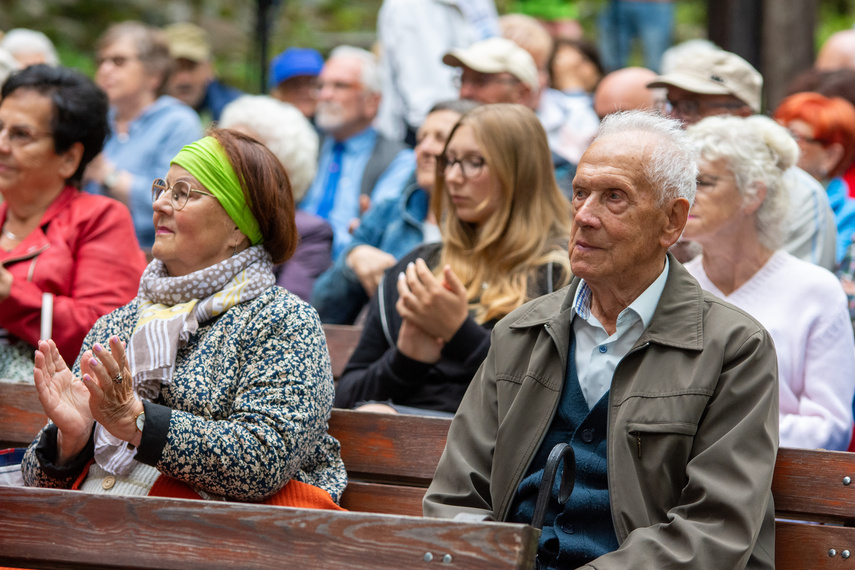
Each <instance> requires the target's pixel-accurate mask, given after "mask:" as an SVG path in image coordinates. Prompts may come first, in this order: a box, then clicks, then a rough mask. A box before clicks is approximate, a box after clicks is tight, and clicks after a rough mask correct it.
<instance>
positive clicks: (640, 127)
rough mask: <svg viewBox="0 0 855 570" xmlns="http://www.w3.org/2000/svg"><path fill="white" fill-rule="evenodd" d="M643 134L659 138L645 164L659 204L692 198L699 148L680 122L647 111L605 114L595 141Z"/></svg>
mask: <svg viewBox="0 0 855 570" xmlns="http://www.w3.org/2000/svg"><path fill="white" fill-rule="evenodd" d="M631 133H643V134H647V135H650V136H653V137H656V138H658V139H659V143H660V144H657V145H656V148H655V149H654V150H653V152H652V154H651V156H650V160H649V161H648V162H646V163H645V164H644V167H643V168H644V176H645V178H646V179H647V182H648V183H649V184H650V185H651V186H652V187H653V188H654V189H655V190H656V192H658V194H659V196H658V200H657V202H658V204H659V205H660V206H662V205H664V204H665V203H666V202H668V201H669V200H673V199H676V198H685V199H686V200H688V201H689V205H691V204H693V203H694V201H695V189H696V187H697V182H698V151H697V149H696V148H695V146H694V145H693V144H692V143H691V141H690V140H689V138H688V136H687V135H686V132H685V131H684V130H683V128H682V125H681V123H680V121H676V120H674V119H668V118H666V117H663V116H662V115H659V114H657V113H652V112H648V111H620V112H618V113H612V114H610V115H607V116H606V117H605V118H604V119H603V122H602V123H600V130H599V131H598V132H597V136H596V138H595V139H594V140H597V139H599V138H601V137H606V136H611V135H628V136H630V137H631Z"/></svg>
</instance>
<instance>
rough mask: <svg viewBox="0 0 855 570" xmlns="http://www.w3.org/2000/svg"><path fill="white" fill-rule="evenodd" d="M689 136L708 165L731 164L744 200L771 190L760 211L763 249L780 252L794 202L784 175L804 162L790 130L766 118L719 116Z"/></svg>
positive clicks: (698, 125)
mask: <svg viewBox="0 0 855 570" xmlns="http://www.w3.org/2000/svg"><path fill="white" fill-rule="evenodd" d="M687 132H688V135H689V138H691V140H692V141H693V142H694V144H695V145H696V146H697V148H698V150H699V151H700V154H701V157H702V158H703V159H704V160H708V161H710V162H714V161H717V160H720V159H724V160H725V161H726V162H727V166H728V168H729V169H730V171H731V172H732V173H733V176H734V178H735V179H736V187H737V189H738V190H739V194H740V195H741V196H742V197H743V199H745V200H750V199H752V198H754V197H755V196H756V195H757V190H758V188H759V185H760V184H762V185H763V186H765V187H766V198H765V199H764V200H763V203H762V204H761V205H760V207H759V208H758V209H757V210H756V212H755V220H756V228H757V235H758V239H759V240H760V243H761V244H763V245H764V246H766V247H768V248H769V249H778V248H779V247H780V246H781V244H782V243H783V220H784V218H785V217H786V212H787V205H788V202H789V194H788V192H787V188H786V183H785V181H784V172H785V171H786V170H787V169H789V168H790V167H792V166H793V165H794V164H795V163H796V161H797V160H798V158H799V146H798V144H797V143H796V141H795V140H794V139H793V137H792V136H791V135H790V133H789V131H787V129H785V128H784V127H782V126H781V125H779V124H778V123H776V122H775V121H773V120H772V119H770V118H768V117H764V116H762V115H754V116H751V117H748V118H741V117H734V116H724V115H718V116H714V117H707V118H706V119H703V120H702V121H700V122H698V123H696V124H694V125H692V126H691V127H689V129H688V131H687Z"/></svg>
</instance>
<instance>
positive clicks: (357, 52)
mask: <svg viewBox="0 0 855 570" xmlns="http://www.w3.org/2000/svg"><path fill="white" fill-rule="evenodd" d="M318 88H319V92H318V106H317V109H316V111H315V125H316V126H317V128H318V129H319V130H320V131H321V132H322V133H323V134H324V135H326V138H325V139H324V142H323V144H322V145H321V151H320V156H319V159H318V174H317V176H316V177H315V180H314V181H313V182H312V185H311V186H310V187H309V191H308V192H307V193H306V197H305V198H303V200H302V201H301V202H300V204H299V208H300V209H301V210H304V211H306V212H308V213H310V214H315V215H317V216H320V217H321V218H324V219H325V220H327V221H328V222H329V223H330V225H331V226H332V228H333V233H334V238H333V260H335V259H336V258H337V257H338V256H339V254H341V252H342V251H344V249H345V248H346V247H347V245H348V244H349V243H350V240H351V235H350V230H351V228H352V227H353V225H354V224H355V223H356V222H357V221H358V219H359V217H360V216H361V215H362V214H363V213H364V212H365V211H366V210H367V209H368V207H369V206H370V204H371V202H379V201H380V200H384V199H387V198H394V197H397V196H400V194H401V191H402V190H403V188H404V187H405V186H406V183H407V181H408V180H409V178H410V176H411V175H412V173H413V170H414V168H415V159H414V158H413V151H412V150H411V149H408V148H406V147H405V145H404V144H403V143H401V142H397V141H391V140H389V139H386V138H385V137H383V136H382V135H380V134H379V133H378V132H377V131H376V130H375V129H374V127H372V126H371V125H372V122H373V121H374V118H375V117H376V116H377V109H378V107H379V105H380V90H381V81H380V71H379V68H378V65H377V60H376V58H375V57H374V55H373V54H372V53H370V52H368V51H365V50H363V49H359V48H355V47H351V46H339V47H337V48H336V49H334V50H333V51H332V53H331V54H330V56H329V59H327V61H326V63H325V64H324V67H323V69H322V70H321V74H320V76H319V79H318Z"/></svg>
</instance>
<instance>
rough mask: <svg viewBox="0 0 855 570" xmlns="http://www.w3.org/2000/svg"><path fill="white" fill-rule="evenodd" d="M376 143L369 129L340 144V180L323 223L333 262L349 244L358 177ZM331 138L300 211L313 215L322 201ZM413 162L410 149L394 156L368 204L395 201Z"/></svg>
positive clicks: (374, 133)
mask: <svg viewBox="0 0 855 570" xmlns="http://www.w3.org/2000/svg"><path fill="white" fill-rule="evenodd" d="M376 142H377V131H376V130H374V128H372V127H369V128H367V129H365V130H364V131H362V132H361V133H359V134H357V135H354V136H352V137H350V138H349V139H347V140H345V141H342V143H343V144H344V154H343V155H342V161H341V177H340V178H339V181H338V186H337V187H336V192H335V200H334V203H333V207H332V209H331V210H330V213H329V217H328V218H327V221H328V222H329V223H330V226H332V229H333V251H332V255H333V260H335V259H337V258H338V256H339V255H340V254H341V252H342V251H344V250H345V248H346V247H347V245H348V244H349V243H350V239H351V235H350V232H349V231H348V230H349V226H350V222H351V221H352V220H353V219H354V218H359V217H360V215H361V212H360V211H359V195H360V193H361V191H362V175H363V173H364V172H365V166H366V165H367V164H368V159H369V158H371V153H372V152H373V151H374V144H375V143H376ZM334 143H335V141H334V140H333V139H332V137H327V138H326V140H325V141H324V144H323V145H322V146H321V152H320V157H319V160H318V174H317V176H315V179H314V180H313V181H312V185H311V186H309V190H308V191H307V192H306V196H305V198H303V201H302V202H300V206H299V207H300V209H301V210H303V211H305V212H308V213H310V214H314V215H317V213H318V206H320V204H321V200H322V199H323V197H324V189H325V188H326V184H327V177H328V176H329V173H330V162H331V161H332V158H333V156H332V155H333V144H334ZM415 166H416V160H415V157H414V155H413V151H412V150H411V149H404V150H402V151H401V152H399V153H398V154H397V156H395V158H394V159H393V160H392V162H391V163H390V164H389V166H388V167H387V168H386V170H385V171H384V172H383V174H381V175H380V178H378V179H377V184H376V185H375V186H374V190H373V191H372V193H371V203H372V204H377V203H380V202H381V201H383V200H385V199H388V198H397V197H399V196H400V195H401V192H402V191H403V190H404V187H405V186H406V185H407V182H408V181H409V179H410V176H412V174H413V171H414V170H415Z"/></svg>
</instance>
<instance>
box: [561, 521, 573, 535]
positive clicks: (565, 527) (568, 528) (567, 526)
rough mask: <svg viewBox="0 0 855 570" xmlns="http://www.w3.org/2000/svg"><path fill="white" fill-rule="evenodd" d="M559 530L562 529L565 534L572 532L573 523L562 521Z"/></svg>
mask: <svg viewBox="0 0 855 570" xmlns="http://www.w3.org/2000/svg"><path fill="white" fill-rule="evenodd" d="M561 530H563V531H564V532H566V533H567V534H573V525H572V524H570V523H562V524H561Z"/></svg>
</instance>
